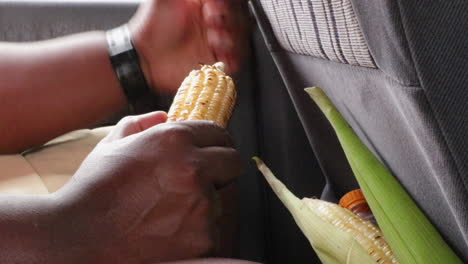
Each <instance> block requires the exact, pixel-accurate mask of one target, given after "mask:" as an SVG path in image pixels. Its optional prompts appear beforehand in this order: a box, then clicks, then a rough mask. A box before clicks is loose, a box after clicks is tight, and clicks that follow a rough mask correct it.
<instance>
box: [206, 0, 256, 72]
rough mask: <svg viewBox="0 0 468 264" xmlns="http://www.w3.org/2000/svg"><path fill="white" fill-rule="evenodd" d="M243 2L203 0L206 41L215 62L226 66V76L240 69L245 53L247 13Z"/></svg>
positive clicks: (235, 0)
mask: <svg viewBox="0 0 468 264" xmlns="http://www.w3.org/2000/svg"><path fill="white" fill-rule="evenodd" d="M244 2H245V1H240V0H204V1H203V8H202V13H203V18H204V22H205V24H206V26H207V40H208V43H209V45H210V47H211V49H212V50H213V53H214V54H215V57H216V60H218V61H223V62H225V63H226V64H227V65H228V74H232V73H235V72H237V71H238V70H239V68H240V61H241V59H242V57H243V55H244V53H245V51H246V40H247V24H248V12H246V10H245V9H244V8H243V6H245V3H244Z"/></svg>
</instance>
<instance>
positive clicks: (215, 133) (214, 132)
mask: <svg viewBox="0 0 468 264" xmlns="http://www.w3.org/2000/svg"><path fill="white" fill-rule="evenodd" d="M180 124H183V125H185V126H187V127H189V128H190V130H191V132H192V140H193V143H194V145H195V146H197V147H200V148H204V147H211V146H224V147H231V146H232V145H233V143H232V140H231V136H230V135H229V134H228V132H227V131H226V129H224V128H222V127H221V126H219V125H217V124H216V123H214V122H212V121H201V120H198V121H184V122H181V123H180Z"/></svg>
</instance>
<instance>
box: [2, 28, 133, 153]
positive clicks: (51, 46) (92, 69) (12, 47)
mask: <svg viewBox="0 0 468 264" xmlns="http://www.w3.org/2000/svg"><path fill="white" fill-rule="evenodd" d="M0 58H1V59H0V120H2V122H1V123H0V138H1V139H2V140H0V153H5V152H17V151H20V150H24V149H25V148H28V147H31V146H34V145H37V144H41V143H44V142H46V141H47V140H50V139H51V138H53V137H55V136H58V135H60V134H63V133H65V132H68V131H71V130H73V129H78V128H82V127H86V126H90V125H92V124H95V123H97V122H99V121H101V120H103V119H105V118H106V117H108V116H109V115H111V114H112V113H113V112H115V111H117V110H118V109H120V108H122V107H123V106H124V105H125V103H126V101H125V96H124V94H123V92H122V90H121V88H120V86H119V82H118V80H117V77H116V75H115V73H114V71H113V69H112V66H111V64H110V60H109V56H108V52H107V42H106V39H105V34H104V32H89V33H83V34H79V35H73V36H69V37H65V38H60V39H55V40H49V41H42V42H35V43H24V44H1V43H0Z"/></svg>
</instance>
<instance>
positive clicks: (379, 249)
mask: <svg viewBox="0 0 468 264" xmlns="http://www.w3.org/2000/svg"><path fill="white" fill-rule="evenodd" d="M254 159H255V161H256V162H257V166H258V168H259V170H260V171H261V172H262V173H263V175H264V176H265V178H266V180H267V181H268V183H269V184H270V186H271V187H272V189H273V191H274V192H275V193H276V195H277V196H278V197H279V198H280V200H281V201H282V202H283V203H284V205H285V206H286V207H287V208H288V210H289V211H290V212H291V214H292V215H293V217H294V219H295V220H296V223H297V224H298V226H299V227H300V228H301V230H302V231H303V233H304V235H305V236H306V237H307V238H308V239H309V241H310V243H311V245H312V247H313V248H314V250H315V251H316V252H317V255H318V256H319V258H320V260H321V261H322V262H323V263H325V264H332V263H333V264H334V263H356V264H366V263H379V264H383V263H388V264H389V263H398V262H397V260H396V259H395V257H394V256H393V253H392V251H391V249H390V247H389V246H388V244H387V242H386V241H385V240H384V238H383V236H382V234H381V232H380V230H379V229H378V227H376V226H375V225H373V224H372V223H371V222H369V221H367V220H365V219H363V218H362V217H360V216H358V215H355V214H354V213H352V212H351V211H349V210H348V209H345V208H342V207H340V206H339V205H337V204H333V203H329V202H325V201H321V200H318V199H308V198H304V199H302V200H299V199H298V198H297V197H296V196H294V195H293V194H292V193H291V192H290V191H289V190H288V189H287V188H286V186H284V184H283V183H281V182H280V181H279V180H278V179H277V178H276V177H275V176H274V175H273V173H272V172H271V171H270V169H269V168H268V167H267V166H266V165H265V164H264V163H263V162H262V161H261V160H260V159H258V158H254Z"/></svg>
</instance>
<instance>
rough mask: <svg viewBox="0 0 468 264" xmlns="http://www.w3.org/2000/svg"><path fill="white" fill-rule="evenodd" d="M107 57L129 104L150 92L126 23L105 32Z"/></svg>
mask: <svg viewBox="0 0 468 264" xmlns="http://www.w3.org/2000/svg"><path fill="white" fill-rule="evenodd" d="M106 37H107V44H108V49H109V57H110V61H111V63H112V66H113V68H114V71H115V73H116V75H117V78H118V79H119V82H120V86H121V87H122V89H123V91H124V93H125V96H126V97H127V100H128V102H129V104H130V105H132V106H133V105H134V104H135V102H136V101H137V100H138V99H139V98H141V97H143V96H144V95H146V94H147V93H148V92H150V87H149V85H148V82H147V81H146V79H145V75H144V73H143V70H142V69H141V65H140V59H139V57H138V53H137V51H136V49H135V47H134V46H133V43H132V38H131V35H130V31H129V29H128V26H127V25H123V26H120V27H118V28H115V29H111V30H109V31H107V33H106Z"/></svg>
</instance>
